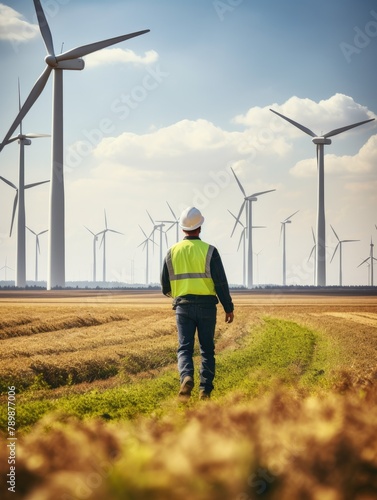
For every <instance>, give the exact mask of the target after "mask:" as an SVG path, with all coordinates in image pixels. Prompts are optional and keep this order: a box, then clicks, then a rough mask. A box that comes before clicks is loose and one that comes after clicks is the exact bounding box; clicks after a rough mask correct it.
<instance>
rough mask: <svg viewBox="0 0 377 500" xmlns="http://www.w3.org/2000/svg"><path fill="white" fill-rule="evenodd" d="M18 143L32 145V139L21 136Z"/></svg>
mask: <svg viewBox="0 0 377 500" xmlns="http://www.w3.org/2000/svg"><path fill="white" fill-rule="evenodd" d="M18 144H23V145H24V146H30V145H31V140H30V139H27V138H26V137H22V136H20V137H19V138H18Z"/></svg>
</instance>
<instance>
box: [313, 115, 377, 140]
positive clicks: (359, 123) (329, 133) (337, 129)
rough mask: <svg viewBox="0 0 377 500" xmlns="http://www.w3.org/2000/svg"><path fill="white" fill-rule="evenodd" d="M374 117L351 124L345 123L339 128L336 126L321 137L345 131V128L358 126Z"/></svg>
mask: <svg viewBox="0 0 377 500" xmlns="http://www.w3.org/2000/svg"><path fill="white" fill-rule="evenodd" d="M373 120H374V118H370V119H369V120H364V121H362V122H358V123H353V124H352V125H346V126H345V127H341V128H336V129H335V130H331V132H327V134H325V135H324V136H323V137H332V136H334V135H338V134H341V133H342V132H345V131H346V130H350V129H351V128H355V127H358V126H359V125H363V124H364V123H368V122H372V121H373Z"/></svg>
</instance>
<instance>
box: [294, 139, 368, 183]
mask: <svg viewBox="0 0 377 500" xmlns="http://www.w3.org/2000/svg"><path fill="white" fill-rule="evenodd" d="M376 162H377V135H373V136H372V137H370V138H369V140H368V141H367V142H366V143H365V144H364V145H363V146H362V147H361V148H360V150H359V151H358V152H357V153H356V154H355V155H353V156H351V155H344V156H336V155H333V154H328V155H325V173H333V174H342V175H348V176H350V175H351V176H357V175H360V174H363V175H365V174H368V173H371V172H373V171H374V170H375V165H376ZM290 173H291V174H292V175H294V176H296V177H312V176H314V175H316V173H317V165H316V161H315V158H310V159H305V160H301V161H299V162H297V163H296V165H295V166H294V167H293V168H291V169H290Z"/></svg>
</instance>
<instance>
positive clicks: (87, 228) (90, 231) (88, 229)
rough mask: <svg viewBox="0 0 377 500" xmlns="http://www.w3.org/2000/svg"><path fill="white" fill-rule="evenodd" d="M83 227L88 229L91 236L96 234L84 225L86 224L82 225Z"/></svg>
mask: <svg viewBox="0 0 377 500" xmlns="http://www.w3.org/2000/svg"><path fill="white" fill-rule="evenodd" d="M84 227H85V229H86V230H87V231H89V233H91V234H92V235H93V236H96V235H95V234H94V233H93V231H91V230H90V229H89V228H88V227H86V226H84Z"/></svg>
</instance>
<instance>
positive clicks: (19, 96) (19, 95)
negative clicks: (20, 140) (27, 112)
mask: <svg viewBox="0 0 377 500" xmlns="http://www.w3.org/2000/svg"><path fill="white" fill-rule="evenodd" d="M20 111H21V86H20V78H19V77H18V112H20ZM20 134H21V135H22V121H21V122H20ZM8 144H9V142H8Z"/></svg>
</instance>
